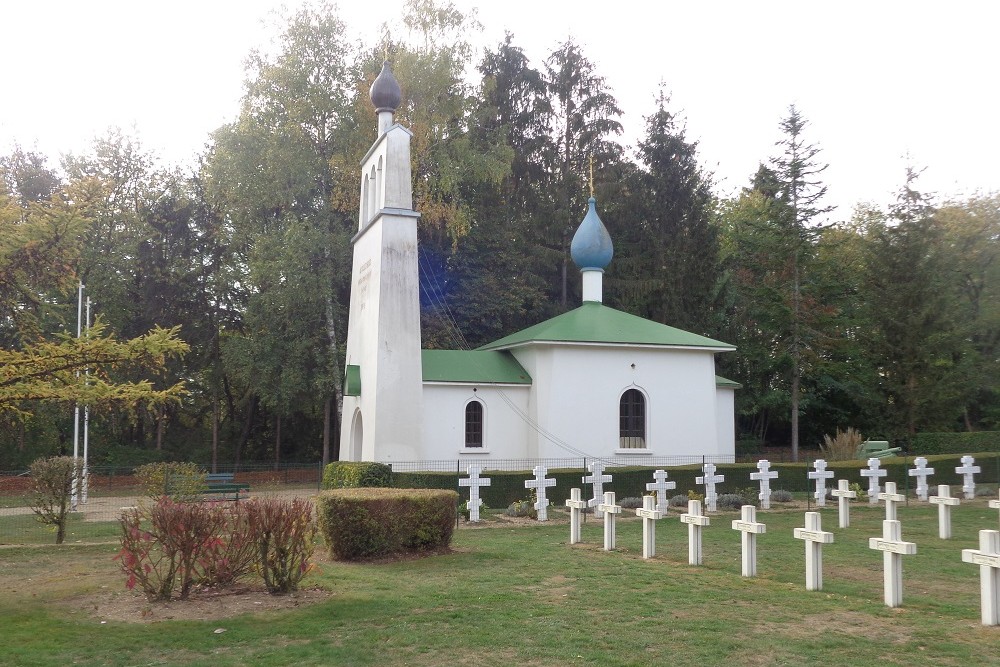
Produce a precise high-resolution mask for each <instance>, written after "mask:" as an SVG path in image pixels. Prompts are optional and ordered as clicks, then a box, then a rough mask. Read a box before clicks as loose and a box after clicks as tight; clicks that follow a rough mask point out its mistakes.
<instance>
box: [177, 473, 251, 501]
mask: <svg viewBox="0 0 1000 667" xmlns="http://www.w3.org/2000/svg"><path fill="white" fill-rule="evenodd" d="M249 490H250V485H249V484H248V483H246V482H236V481H235V480H234V476H233V473H231V472H220V473H208V474H207V475H205V488H204V489H201V490H200V491H198V492H197V493H198V494H199V495H202V496H213V498H212V500H234V501H239V499H240V494H241V493H242V492H244V491H249ZM173 494H174V489H173V488H172V485H171V484H170V482H169V481H168V482H167V495H171V496H172V495H173Z"/></svg>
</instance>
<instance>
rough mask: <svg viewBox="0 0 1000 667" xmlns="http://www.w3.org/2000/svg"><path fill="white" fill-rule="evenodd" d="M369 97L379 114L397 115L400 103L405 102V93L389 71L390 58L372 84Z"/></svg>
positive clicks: (383, 63) (385, 61)
mask: <svg viewBox="0 0 1000 667" xmlns="http://www.w3.org/2000/svg"><path fill="white" fill-rule="evenodd" d="M387 55H388V53H387ZM369 95H370V96H371V100H372V104H374V105H375V111H376V112H378V113H382V112H384V111H388V112H389V113H395V112H396V109H398V108H399V103H400V102H401V101H402V100H403V91H402V90H400V88H399V82H398V81H396V77H395V76H393V74H392V70H391V69H389V60H388V58H386V60H384V61H383V62H382V71H381V72H380V73H379V75H378V78H376V79H375V81H374V82H373V83H372V87H371V90H370V91H369Z"/></svg>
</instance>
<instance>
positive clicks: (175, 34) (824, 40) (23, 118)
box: [0, 0, 1000, 218]
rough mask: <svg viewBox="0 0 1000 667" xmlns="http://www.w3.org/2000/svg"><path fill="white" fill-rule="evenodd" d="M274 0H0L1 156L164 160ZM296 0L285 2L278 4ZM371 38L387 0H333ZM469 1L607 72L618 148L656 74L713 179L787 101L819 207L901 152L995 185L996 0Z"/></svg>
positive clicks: (229, 103) (889, 189) (735, 166)
mask: <svg viewBox="0 0 1000 667" xmlns="http://www.w3.org/2000/svg"><path fill="white" fill-rule="evenodd" d="M280 4H281V2H280V1H279V0H242V1H240V2H233V1H230V0H169V1H164V0H160V1H156V0H83V1H81V0H31V1H29V0H0V34H2V37H0V63H3V69H2V76H0V82H2V85H0V91H2V92H0V153H2V152H6V151H7V150H9V149H10V147H11V146H12V144H13V143H14V142H18V143H20V144H21V145H22V146H23V147H25V148H37V149H39V150H41V151H43V152H45V153H47V154H49V155H52V156H57V155H58V154H60V153H63V152H67V151H74V152H81V151H85V150H86V149H87V146H88V144H89V142H90V141H91V140H92V139H93V138H94V137H95V136H97V135H100V134H103V133H104V131H105V130H106V128H108V127H109V126H120V127H122V128H124V129H131V128H135V131H136V132H137V133H138V135H139V137H140V138H141V140H142V141H143V143H144V144H145V145H147V146H148V147H149V148H151V149H153V150H154V151H156V152H157V153H159V154H160V155H161V156H162V157H163V158H164V159H165V160H166V161H167V162H171V163H178V162H189V161H190V159H191V157H192V156H193V155H194V154H196V153H197V152H198V151H200V150H201V148H202V146H203V145H204V143H205V140H206V138H207V135H208V133H209V132H210V131H212V130H213V129H215V128H216V127H218V126H219V125H221V124H222V123H224V122H226V121H229V120H232V119H233V118H234V117H235V115H236V113H237V111H238V100H239V98H240V95H241V93H242V82H243V76H244V73H243V61H244V59H245V58H246V56H247V54H248V53H249V51H250V49H252V48H254V47H258V46H264V45H266V43H267V39H268V36H269V35H270V34H272V32H271V30H270V29H269V28H267V27H266V26H265V22H264V19H265V18H266V17H267V14H268V13H269V11H270V10H272V9H273V8H276V7H278V6H280ZM287 4H288V5H290V6H295V5H297V4H298V0H287ZM339 4H340V7H341V10H342V15H343V17H344V18H345V20H346V21H347V23H348V26H349V27H350V28H351V30H352V32H354V33H355V34H356V35H357V37H358V38H359V39H364V40H366V41H371V40H373V39H374V35H375V34H376V32H377V28H378V26H379V24H381V23H382V22H383V21H385V20H387V19H390V18H392V17H393V16H394V15H395V13H396V12H397V11H398V8H399V7H400V5H401V4H402V2H401V0H383V1H382V2H378V0H341V1H340V3H339ZM455 4H456V6H458V7H459V8H461V9H469V8H471V7H474V6H477V7H479V20H480V22H481V23H482V24H483V26H484V30H483V33H482V34H481V35H472V36H471V37H472V38H473V41H474V42H475V43H477V44H479V45H487V46H495V45H496V44H497V43H499V42H500V40H501V39H502V38H503V34H504V29H505V28H506V29H509V30H510V31H511V32H513V33H514V35H515V43H516V44H517V45H519V46H521V47H522V48H524V50H525V53H526V54H527V55H528V57H529V58H530V59H531V61H532V64H533V65H534V66H536V67H541V65H542V61H543V59H544V58H545V57H546V56H547V55H548V54H549V53H550V52H551V51H552V49H553V48H554V47H555V46H556V45H557V44H558V43H559V42H560V41H561V40H563V39H565V37H566V36H568V35H572V37H573V38H574V39H575V40H576V41H577V42H578V43H580V44H581V45H582V47H583V50H584V54H585V55H586V56H587V57H588V58H590V59H591V61H593V62H594V63H596V65H597V70H598V73H600V74H602V75H604V76H605V77H606V79H607V82H608V84H609V85H610V86H611V88H612V91H613V93H614V94H615V95H616V96H617V98H618V100H619V103H620V106H621V107H622V108H623V109H624V111H625V117H624V119H623V124H624V125H625V133H626V135H625V137H624V138H623V141H624V142H625V143H627V144H630V145H634V144H635V141H636V140H637V139H638V138H640V137H641V136H642V133H643V131H644V123H643V116H644V115H647V114H649V113H650V112H651V111H652V110H653V108H654V106H653V100H654V97H655V94H656V92H657V88H658V84H659V82H660V81H663V82H664V83H665V84H666V88H667V90H668V91H670V92H671V94H672V109H674V110H676V111H681V112H683V115H684V117H685V118H686V120H687V124H688V138H689V139H694V140H698V141H699V142H700V144H699V147H700V159H701V162H702V164H703V166H705V167H706V168H707V169H709V170H711V171H714V172H715V173H716V177H717V180H718V181H719V188H718V189H719V192H720V193H721V194H728V193H731V192H734V191H736V190H738V188H739V187H741V186H743V185H745V184H746V183H747V182H748V180H749V178H750V176H751V175H752V173H753V172H754V170H755V169H756V166H757V164H758V162H760V161H761V160H766V159H767V158H769V157H770V156H772V155H773V154H774V153H775V152H776V149H775V147H774V142H775V141H776V140H777V139H778V138H779V131H778V121H779V120H780V118H781V117H782V116H783V115H784V114H785V112H786V110H787V108H788V105H789V104H791V103H795V104H796V105H797V106H798V108H799V109H800V110H801V111H802V113H803V114H804V116H805V117H806V118H807V119H808V120H809V121H810V125H809V126H808V127H807V130H806V136H807V139H808V140H810V141H812V142H815V143H817V144H818V145H819V146H820V147H821V148H822V149H823V152H822V153H821V156H820V157H821V158H822V159H823V160H824V161H826V162H828V163H830V167H829V169H828V170H827V171H826V172H825V173H824V175H823V178H824V181H825V182H826V184H827V185H828V186H829V196H828V202H827V203H829V204H836V205H839V206H840V210H838V211H837V212H836V213H835V216H836V217H838V218H843V217H846V216H847V215H849V209H850V208H851V206H852V205H853V204H854V203H855V202H858V201H875V202H876V203H878V204H885V203H888V202H889V201H890V200H891V198H892V196H893V193H894V192H895V191H896V190H897V189H898V187H899V186H900V185H901V183H902V181H903V175H904V166H905V164H906V159H905V157H904V156H905V155H907V154H908V155H909V156H910V160H911V162H912V163H913V164H915V165H916V166H918V167H925V168H926V171H925V172H924V174H923V176H922V178H921V181H920V184H921V187H922V188H923V189H924V190H925V191H931V192H935V193H937V194H938V196H939V197H941V198H948V197H956V196H962V195H968V194H971V193H973V192H975V191H976V190H981V191H997V190H1000V159H998V158H1000V132H998V131H997V126H996V125H997V122H998V119H1000V104H998V101H1000V88H998V85H997V82H998V80H1000V67H998V65H1000V38H998V37H997V30H998V26H1000V3H997V2H991V1H988V0H937V1H936V2H925V1H923V0H910V1H908V2H907V1H897V0H867V1H855V0H837V1H827V2H821V1H819V0H811V1H803V0H787V1H786V0H743V1H739V0H720V1H716V2H709V1H707V0H700V1H694V0H687V1H683V2H682V1H674V0H661V1H659V2H636V1H631V0H616V1H614V2H602V3H598V2H593V0H591V1H589V2H588V1H587V0H583V1H581V0H575V1H566V0H502V1H497V0H455Z"/></svg>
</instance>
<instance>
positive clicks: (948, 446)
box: [909, 431, 1000, 455]
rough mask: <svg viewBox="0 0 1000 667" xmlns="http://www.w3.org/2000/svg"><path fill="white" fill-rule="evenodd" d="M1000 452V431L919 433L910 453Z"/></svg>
mask: <svg viewBox="0 0 1000 667" xmlns="http://www.w3.org/2000/svg"><path fill="white" fill-rule="evenodd" d="M976 452H1000V431H976V432H972V433H968V432H962V433H918V434H916V435H915V436H913V441H912V442H910V447H909V453H910V454H923V455H927V454H975V453H976Z"/></svg>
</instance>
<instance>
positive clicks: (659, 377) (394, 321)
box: [340, 62, 739, 469]
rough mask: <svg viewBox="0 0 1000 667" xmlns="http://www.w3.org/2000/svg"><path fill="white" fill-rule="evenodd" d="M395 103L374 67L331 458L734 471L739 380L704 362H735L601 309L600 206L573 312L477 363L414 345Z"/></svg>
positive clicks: (585, 238)
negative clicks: (693, 465) (682, 459)
mask: <svg viewBox="0 0 1000 667" xmlns="http://www.w3.org/2000/svg"><path fill="white" fill-rule="evenodd" d="M401 99H402V94H401V91H400V87H399V84H398V83H397V81H396V79H395V77H394V76H393V75H392V72H391V71H390V69H389V64H388V62H386V63H384V64H383V67H382V72H381V74H380V75H379V76H378V78H377V79H376V80H375V82H374V83H373V84H372V87H371V100H372V103H373V104H374V106H375V109H376V112H377V115H378V138H377V139H376V140H375V143H374V144H373V145H372V147H371V149H370V150H369V151H368V154H367V155H366V156H365V158H364V160H363V161H362V171H361V175H362V178H361V206H360V211H359V218H358V232H357V234H356V235H355V236H354V238H353V240H352V242H353V246H354V262H353V271H352V286H351V304H350V314H349V318H350V319H349V323H348V332H347V359H346V367H345V374H344V406H343V424H342V427H341V435H340V458H341V459H342V460H345V461H380V462H385V463H393V462H403V461H405V462H422V461H445V460H448V461H456V460H457V461H459V462H460V463H461V466H462V469H464V468H465V465H466V464H472V463H476V464H480V465H483V466H484V467H487V468H488V467H492V465H491V462H492V461H496V462H498V463H499V462H500V461H501V460H504V459H536V458H541V459H565V458H567V457H581V456H586V457H590V458H594V457H597V458H602V459H605V460H608V461H614V462H616V463H619V464H626V465H627V464H634V465H644V464H647V463H650V462H652V461H654V460H655V459H656V458H657V457H676V456H692V457H695V456H696V457H699V458H700V457H701V456H708V457H732V456H733V454H734V450H735V411H734V392H735V390H736V389H738V388H739V385H738V384H736V383H735V382H732V381H729V380H726V379H724V378H720V377H718V376H717V375H716V374H715V355H716V354H718V353H720V352H732V351H734V350H735V349H736V348H735V347H733V346H732V345H728V344H726V343H721V342H719V341H716V340H712V339H711V338H706V337H704V336H699V335H697V334H693V333H689V332H686V331H681V330H679V329H675V328H673V327H669V326H665V325H663V324H659V323H656V322H652V321H650V320H646V319H643V318H641V317H636V316H634V315H629V314H628V313H624V312H622V311H619V310H615V309H613V308H609V307H607V306H605V305H603V303H602V278H603V274H604V269H605V267H607V265H608V264H609V263H610V261H611V258H612V254H613V248H612V243H611V237H610V236H609V234H608V231H607V229H606V228H605V227H604V224H603V223H602V222H601V220H600V218H599V217H598V215H597V211H596V208H595V204H596V202H595V200H594V198H593V197H591V199H590V204H589V210H588V211H587V212H586V216H585V217H584V219H583V222H582V223H581V224H580V227H579V229H578V230H577V232H576V235H575V236H574V237H573V242H572V246H571V253H572V257H573V261H574V262H575V263H576V265H577V266H578V267H579V268H580V272H581V275H582V280H583V303H582V304H581V305H580V307H578V308H576V309H574V310H571V311H569V312H566V313H563V314H562V315H559V316H557V317H553V318H552V319H549V320H546V321H544V322H540V323H538V324H536V325H534V326H532V327H528V328H527V329H524V330H523V331H518V332H517V333H514V334H511V335H509V336H507V337H505V338H501V339H500V340H497V341H495V342H493V343H490V344H488V345H484V346H482V347H481V348H479V349H476V350H422V349H421V346H420V301H419V271H418V263H417V221H418V219H419V217H420V214H419V213H417V212H416V211H414V210H413V197H412V191H411V188H412V185H411V177H410V137H411V136H412V135H411V133H410V131H409V130H407V129H406V128H405V127H403V126H402V125H400V124H398V123H395V122H394V120H393V115H394V113H395V111H396V109H397V108H398V107H399V104H400V101H401Z"/></svg>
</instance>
